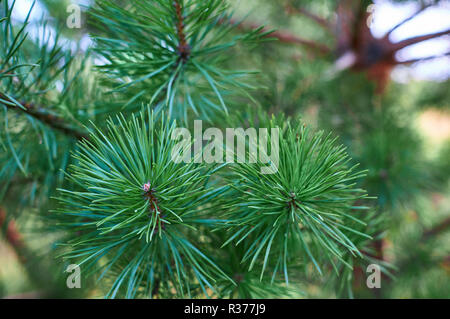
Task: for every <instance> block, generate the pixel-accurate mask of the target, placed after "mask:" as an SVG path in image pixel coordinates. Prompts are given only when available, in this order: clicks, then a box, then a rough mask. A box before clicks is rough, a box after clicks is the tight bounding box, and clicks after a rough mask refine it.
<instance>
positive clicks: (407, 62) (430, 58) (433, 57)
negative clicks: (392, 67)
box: [396, 52, 450, 64]
mask: <svg viewBox="0 0 450 319" xmlns="http://www.w3.org/2000/svg"><path fill="white" fill-rule="evenodd" d="M445 56H450V52H447V53H444V54H439V55H433V56H429V57H425V58H417V59H410V60H405V61H397V62H396V64H411V63H416V62H422V61H428V60H434V59H439V58H443V57H445Z"/></svg>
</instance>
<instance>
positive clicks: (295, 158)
mask: <svg viewBox="0 0 450 319" xmlns="http://www.w3.org/2000/svg"><path fill="white" fill-rule="evenodd" d="M275 126H276V121H275V120H273V121H272V127H275ZM278 127H279V128H280V131H281V133H280V146H279V152H280V155H279V157H280V158H279V167H278V172H277V173H275V174H261V173H260V168H261V167H262V166H264V164H263V163H261V162H258V163H256V164H255V165H241V164H237V165H235V166H233V167H232V171H233V174H231V175H230V183H231V184H232V188H233V190H234V192H233V196H231V197H230V200H229V202H228V203H227V204H225V210H226V211H227V214H226V215H227V216H228V218H229V225H230V228H229V234H230V235H229V238H228V240H227V242H226V243H231V242H235V243H236V245H237V244H243V245H245V247H246V252H245V254H244V255H243V258H242V261H243V262H249V268H250V270H251V269H252V268H253V266H254V265H255V263H256V262H257V261H258V257H261V258H263V263H262V270H261V277H262V276H263V273H264V270H265V269H266V268H267V267H271V269H272V272H273V274H272V276H275V274H276V273H277V272H282V273H284V275H285V278H286V281H287V278H288V264H290V263H292V262H297V263H298V262H301V263H306V262H307V261H306V260H305V259H308V260H311V261H312V262H313V263H314V265H315V266H316V268H317V270H318V271H319V272H321V269H320V265H319V263H320V262H319V261H320V260H322V261H323V260H326V261H331V262H333V259H335V258H336V259H338V260H340V261H344V260H343V258H342V257H343V255H344V253H345V252H346V251H348V252H350V253H351V254H353V255H355V256H356V255H360V252H359V250H358V248H357V247H356V246H355V245H354V243H353V242H352V241H351V240H350V239H349V237H350V235H349V234H351V233H356V234H358V235H360V236H366V237H367V235H364V234H363V233H360V232H358V231H357V230H355V229H353V228H351V227H349V224H350V222H352V221H357V222H359V223H363V222H362V221H360V219H362V217H363V216H362V214H363V212H361V211H360V210H361V209H366V207H364V206H361V205H357V204H355V202H356V201H357V200H361V199H364V198H365V197H366V194H365V192H364V191H363V190H361V189H359V188H357V187H355V182H356V181H357V180H358V179H359V178H361V177H362V176H364V175H365V172H361V171H357V170H355V169H356V166H357V165H355V166H352V167H350V166H348V163H349V161H350V159H349V157H348V156H347V155H346V153H345V148H344V147H343V146H339V145H336V143H335V142H336V138H331V136H330V135H327V136H324V134H323V133H322V132H319V133H315V134H312V133H311V132H310V130H309V129H308V128H306V127H305V126H304V125H301V124H300V123H299V122H297V121H295V122H294V121H293V122H289V121H286V122H285V124H284V125H283V126H281V127H280V126H278ZM363 224H364V223H363ZM369 238H370V237H369ZM299 257H300V258H299Z"/></svg>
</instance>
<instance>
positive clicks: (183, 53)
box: [173, 0, 191, 62]
mask: <svg viewBox="0 0 450 319" xmlns="http://www.w3.org/2000/svg"><path fill="white" fill-rule="evenodd" d="M173 5H174V7H175V12H176V18H177V35H178V40H179V44H178V54H179V55H180V59H181V60H182V61H183V62H185V61H186V60H187V59H188V58H189V55H190V54H191V47H190V46H189V44H188V43H187V41H186V35H185V31H184V19H183V12H182V8H181V4H180V0H175V1H174V2H173Z"/></svg>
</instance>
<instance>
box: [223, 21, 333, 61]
mask: <svg viewBox="0 0 450 319" xmlns="http://www.w3.org/2000/svg"><path fill="white" fill-rule="evenodd" d="M230 23H231V24H236V28H237V29H239V30H243V31H248V30H257V29H260V31H259V32H260V33H266V32H270V30H271V29H269V28H267V27H263V28H261V26H259V25H257V24H254V23H244V22H241V23H237V22H235V21H234V20H230ZM265 36H266V37H268V38H276V39H278V40H279V41H280V42H282V43H287V44H299V45H304V46H307V47H310V48H311V49H314V50H316V51H318V52H320V53H322V54H328V53H330V52H331V50H330V49H329V48H328V47H327V46H325V45H323V44H320V43H317V42H315V41H312V40H307V39H303V38H300V37H298V36H296V35H293V34H292V33H289V32H287V31H281V30H279V31H273V32H270V33H268V34H267V35H265Z"/></svg>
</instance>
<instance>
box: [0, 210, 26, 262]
mask: <svg viewBox="0 0 450 319" xmlns="http://www.w3.org/2000/svg"><path fill="white" fill-rule="evenodd" d="M5 223H7V225H5ZM0 229H5V239H6V242H7V243H8V244H10V245H11V246H12V247H13V248H14V250H16V252H17V251H18V250H19V248H22V247H23V246H24V243H23V240H22V235H21V234H20V232H19V230H18V229H17V226H16V223H15V222H14V220H10V221H9V222H8V220H7V219H6V213H5V211H4V210H3V209H2V208H0ZM19 257H21V256H19ZM20 259H22V258H20Z"/></svg>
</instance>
